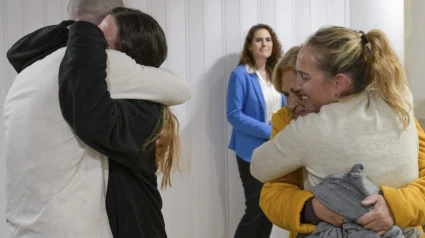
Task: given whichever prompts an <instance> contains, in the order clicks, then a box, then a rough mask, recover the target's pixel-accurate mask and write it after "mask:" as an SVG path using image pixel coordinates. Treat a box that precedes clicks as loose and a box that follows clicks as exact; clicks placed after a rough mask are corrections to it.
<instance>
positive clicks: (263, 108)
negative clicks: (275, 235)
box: [227, 24, 286, 238]
mask: <svg viewBox="0 0 425 238" xmlns="http://www.w3.org/2000/svg"><path fill="white" fill-rule="evenodd" d="M281 55H282V49H281V45H280V42H279V40H278V39H277V36H276V34H275V33H274V31H273V29H272V28H271V27H269V26H268V25H264V24H258V25H255V26H253V27H251V29H250V30H249V32H248V35H247V36H246V38H245V44H244V48H243V50H242V53H241V58H240V60H239V66H238V67H237V68H236V69H235V70H234V71H233V72H232V74H231V75H230V80H229V84H228V87H227V120H228V121H229V123H230V124H232V126H233V130H232V137H231V139H230V144H229V148H230V149H232V150H234V151H235V152H236V160H237V162H238V168H239V173H240V177H241V180H242V184H243V187H244V193H245V199H246V202H245V204H246V209H245V215H244V216H243V217H242V219H241V221H240V223H239V225H238V228H237V230H236V234H235V238H239V237H243V238H250V237H252V238H257V237H269V236H270V233H271V230H272V223H271V222H270V221H269V220H268V219H267V217H266V216H265V215H264V213H263V212H262V210H261V208H260V207H259V205H258V203H259V198H260V193H261V188H262V186H263V184H262V183H261V182H260V181H258V180H257V179H255V178H254V177H252V175H251V173H250V170H249V167H250V162H251V156H252V152H253V151H254V149H256V148H257V147H259V146H260V145H261V144H263V143H264V142H265V141H267V140H269V139H270V136H271V116H272V114H273V113H274V112H276V111H277V110H279V109H280V108H282V107H283V106H285V105H286V100H285V97H284V96H283V95H282V94H280V93H278V92H277V91H276V90H275V89H274V87H273V84H272V82H271V74H272V71H273V67H274V66H275V64H276V63H277V61H278V60H279V58H280V56H281Z"/></svg>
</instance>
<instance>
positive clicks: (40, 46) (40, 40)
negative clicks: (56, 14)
mask: <svg viewBox="0 0 425 238" xmlns="http://www.w3.org/2000/svg"><path fill="white" fill-rule="evenodd" d="M72 23H74V21H62V22H61V23H60V24H59V25H52V26H46V27H43V28H41V29H38V30H36V31H34V32H32V33H30V34H28V35H26V36H24V37H22V38H21V39H20V40H18V41H17V42H16V43H15V44H13V46H12V47H11V48H10V49H9V50H8V51H7V59H8V60H9V62H10V64H11V65H12V66H13V68H14V69H15V70H16V72H17V73H20V72H21V71H22V70H24V69H25V68H26V67H28V66H30V65H31V64H33V63H35V62H36V61H38V60H41V59H43V58H44V57H46V56H48V55H49V54H51V53H53V52H55V51H56V50H58V49H60V48H62V47H65V46H66V42H67V41H68V32H69V31H68V28H67V26H69V25H71V24H72Z"/></svg>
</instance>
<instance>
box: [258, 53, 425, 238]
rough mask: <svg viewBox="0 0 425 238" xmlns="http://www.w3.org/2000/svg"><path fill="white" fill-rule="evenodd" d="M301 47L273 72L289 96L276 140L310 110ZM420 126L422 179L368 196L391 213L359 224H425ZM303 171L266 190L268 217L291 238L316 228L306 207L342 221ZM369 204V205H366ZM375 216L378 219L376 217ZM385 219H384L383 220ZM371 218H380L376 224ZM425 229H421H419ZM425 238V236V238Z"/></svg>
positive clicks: (424, 139)
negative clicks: (306, 184) (300, 69)
mask: <svg viewBox="0 0 425 238" xmlns="http://www.w3.org/2000/svg"><path fill="white" fill-rule="evenodd" d="M299 50H300V47H293V48H291V49H290V50H289V51H288V52H287V53H286V54H285V56H284V57H283V58H282V60H281V61H280V62H279V63H278V65H277V66H276V68H275V71H274V73H273V83H274V85H275V88H276V89H277V90H278V91H279V92H281V93H283V94H284V95H285V96H286V97H287V107H284V108H282V109H281V110H279V111H278V112H277V113H275V114H274V115H273V118H272V125H273V128H272V137H271V138H272V139H273V137H274V136H275V135H276V134H277V133H278V132H280V131H282V130H283V129H284V128H285V126H286V125H288V124H289V123H290V121H291V120H292V119H295V118H297V117H298V116H304V115H305V114H306V111H305V110H304V107H303V102H302V98H301V97H300V96H299V94H298V92H299V90H301V88H302V86H301V84H300V83H298V82H297V77H296V71H295V62H296V57H297V54H298V51H299ZM415 122H416V127H417V130H418V136H419V155H418V165H419V178H418V179H417V180H415V181H414V182H412V183H410V184H409V185H407V186H406V187H403V188H399V189H393V188H390V187H386V186H381V190H382V191H383V193H384V198H385V201H378V200H379V197H378V196H373V197H368V198H367V199H365V200H369V201H368V203H376V202H380V203H384V206H385V205H387V207H388V210H390V211H389V215H390V216H387V217H379V215H380V214H388V213H384V212H381V211H373V210H372V211H371V212H370V213H372V212H375V213H374V214H366V215H365V216H364V217H361V218H360V219H359V220H358V222H359V223H360V224H363V225H365V227H366V228H367V229H374V227H376V226H378V225H382V224H376V222H378V220H379V221H381V222H383V223H385V222H386V221H384V220H385V219H387V218H388V219H390V220H391V219H392V222H395V224H396V225H398V226H400V227H413V226H420V225H422V224H425V133H424V131H423V129H422V128H421V126H420V125H419V123H418V121H417V120H416V121H415ZM303 181H304V178H303V169H298V170H296V171H294V172H292V173H290V174H288V175H286V176H284V177H282V178H279V179H276V180H274V181H270V182H267V183H266V184H265V185H264V187H263V190H262V193H261V198H260V206H261V208H262V209H263V211H264V213H265V214H266V216H267V217H268V218H269V219H270V220H271V221H272V222H273V223H274V224H275V225H277V226H279V227H281V228H283V229H286V230H288V231H290V232H291V233H290V237H291V238H292V237H295V236H296V234H297V233H304V234H308V233H311V232H312V231H314V229H315V225H313V224H309V223H307V222H306V221H305V217H302V216H304V214H305V209H306V205H307V204H309V205H310V206H311V205H312V204H313V208H314V209H313V210H314V213H316V214H315V216H317V217H318V218H320V219H321V220H324V221H327V222H328V223H331V224H334V225H339V224H341V223H342V218H341V217H340V216H339V215H338V214H335V213H333V212H332V211H331V210H329V209H327V208H326V207H324V206H323V205H321V204H320V203H319V202H318V201H317V200H315V199H312V198H313V194H312V193H311V192H310V191H307V190H303ZM365 205H366V204H365ZM373 216H374V217H373ZM383 218H384V219H383ZM368 219H376V222H375V224H374V223H373V222H372V223H371V222H370V221H368ZM418 228H419V229H420V230H422V228H421V227H418ZM423 237H425V236H423Z"/></svg>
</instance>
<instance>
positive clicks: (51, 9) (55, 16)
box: [43, 0, 67, 25]
mask: <svg viewBox="0 0 425 238" xmlns="http://www.w3.org/2000/svg"><path fill="white" fill-rule="evenodd" d="M43 4H44V11H45V13H46V14H44V19H45V21H46V22H45V23H44V24H45V25H55V24H58V23H59V22H61V21H62V20H63V19H64V18H66V17H67V15H65V16H64V15H63V11H62V5H63V3H62V1H58V0H44V1H43ZM63 9H66V6H65V7H64V8H63Z"/></svg>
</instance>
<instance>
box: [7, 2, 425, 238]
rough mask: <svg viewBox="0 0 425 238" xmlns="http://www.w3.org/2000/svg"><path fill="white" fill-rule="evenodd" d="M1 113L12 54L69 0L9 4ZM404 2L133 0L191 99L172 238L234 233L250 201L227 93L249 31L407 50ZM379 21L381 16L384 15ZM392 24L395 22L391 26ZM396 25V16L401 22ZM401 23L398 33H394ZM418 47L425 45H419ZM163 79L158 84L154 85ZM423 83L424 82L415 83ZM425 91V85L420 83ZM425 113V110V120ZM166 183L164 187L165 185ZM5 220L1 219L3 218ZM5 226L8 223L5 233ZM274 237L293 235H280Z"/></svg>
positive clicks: (175, 183)
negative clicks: (372, 40) (336, 28)
mask: <svg viewBox="0 0 425 238" xmlns="http://www.w3.org/2000/svg"><path fill="white" fill-rule="evenodd" d="M0 2H1V4H0V13H1V15H0V54H1V55H3V57H0V76H1V78H0V105H1V106H0V109H1V111H2V109H3V103H4V98H5V96H6V92H7V90H8V89H9V87H10V85H11V84H12V82H13V79H14V77H15V75H16V73H15V72H14V70H13V68H12V67H11V66H10V65H9V64H8V63H7V61H6V59H5V57H4V55H5V53H6V50H7V49H8V48H9V47H10V46H11V45H12V44H13V43H14V42H16V40H17V39H19V38H20V37H22V36H23V35H24V34H25V33H28V32H31V31H33V30H35V29H37V28H39V27H41V26H44V25H46V24H48V25H50V24H57V23H58V22H60V21H61V20H62V19H67V18H68V14H67V11H66V7H67V5H68V2H69V0H60V1H57V0H0ZM401 2H402V1H401V0H395V1H391V2H388V1H384V0H376V1H373V2H370V1H366V0H356V1H350V0H343V1H342V0H243V1H242V0H124V3H125V4H126V6H129V7H133V8H138V9H140V10H142V11H144V12H147V13H149V14H151V15H152V16H153V17H154V18H155V19H156V20H157V21H158V22H159V24H160V25H161V27H162V28H163V30H164V32H165V34H166V36H167V42H168V48H169V51H168V58H167V60H166V61H165V62H164V64H163V65H162V66H161V67H164V68H168V69H170V70H171V71H174V72H176V73H177V74H179V75H180V76H182V77H183V78H184V79H185V80H187V82H188V83H189V85H190V87H191V89H192V99H191V100H190V101H189V102H188V103H185V104H184V105H179V106H175V107H173V108H172V111H173V113H175V114H176V115H177V117H178V118H179V122H180V126H181V128H180V133H181V140H182V146H183V149H184V156H183V160H182V163H181V167H180V169H181V171H182V172H179V171H173V174H172V187H171V188H168V189H167V190H165V191H161V195H162V196H163V204H164V206H163V213H164V219H165V223H166V229H167V232H168V235H169V237H170V238H198V237H203V238H204V237H205V238H217V237H218V238H230V237H233V235H234V232H235V230H236V227H237V225H238V223H239V220H240V219H241V217H242V214H243V211H244V208H245V204H244V195H243V189H242V183H241V181H240V178H239V172H238V168H237V164H236V158H235V153H234V152H233V151H231V150H228V149H227V145H228V142H229V137H230V134H231V130H232V127H231V126H230V125H229V124H228V123H227V119H226V112H225V110H226V89H227V83H228V80H229V76H230V73H231V72H232V71H233V70H234V69H235V67H236V66H237V63H238V60H239V56H240V55H239V54H240V52H241V50H242V46H243V43H244V39H245V36H246V34H247V32H248V30H249V28H250V27H251V26H253V25H255V24H258V23H266V24H268V25H270V26H271V27H272V28H273V29H274V30H275V31H276V33H277V35H278V37H279V39H280V41H281V42H282V46H283V49H284V50H288V49H289V48H290V47H292V46H294V45H296V44H300V43H302V42H304V41H305V40H306V38H307V37H308V36H309V35H310V34H311V33H312V32H313V31H315V30H316V29H318V28H319V27H321V26H323V25H342V26H348V27H349V26H352V27H353V28H360V29H363V30H368V29H369V28H372V27H378V28H380V29H383V30H384V31H385V32H386V33H387V34H388V35H389V38H390V41H391V43H392V44H393V45H394V47H395V48H396V49H397V52H398V53H399V52H401V53H400V54H401V55H402V53H403V52H402V49H403V39H402V36H403V26H402V25H401V23H400V22H402V21H400V20H399V18H400V16H402V13H401V12H400V11H402V10H400V9H403V6H401V5H402V4H401ZM377 16H378V17H377ZM391 19H392V20H391ZM394 19H395V20H394ZM394 26H396V28H395V30H392V31H389V30H388V29H389V28H391V29H392V28H393V27H394ZM418 42H419V41H418ZM153 80H154V79H153ZM414 84H415V87H418V88H420V87H419V85H418V84H420V82H419V81H418V82H417V81H414ZM421 85H423V84H421ZM422 115H423V114H422ZM3 124H4V123H3V116H1V117H0V151H1V154H0V184H1V187H0V214H4V181H5V171H4V168H5V166H4V162H5V161H4V152H3V147H4V126H3ZM160 179H161V178H159V182H160ZM0 217H2V215H0ZM3 233H4V220H3V221H1V223H0V237H2V234H3ZM271 237H272V238H278V237H279V238H280V237H286V232H283V231H282V230H279V229H275V228H274V229H273V233H272V236H271Z"/></svg>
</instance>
